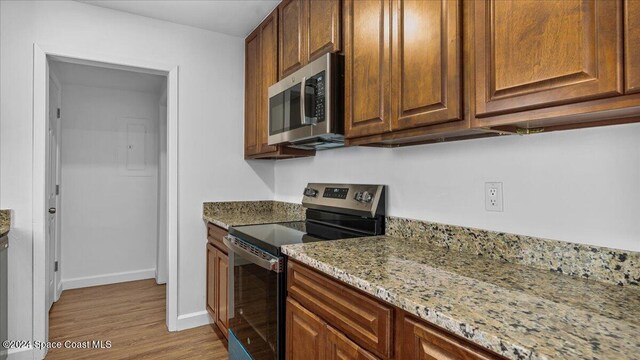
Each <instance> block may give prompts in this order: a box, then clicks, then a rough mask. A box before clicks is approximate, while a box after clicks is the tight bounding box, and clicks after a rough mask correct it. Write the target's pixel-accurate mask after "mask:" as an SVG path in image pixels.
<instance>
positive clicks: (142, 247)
mask: <svg viewBox="0 0 640 360" xmlns="http://www.w3.org/2000/svg"><path fill="white" fill-rule="evenodd" d="M62 108H63V116H62V134H61V164H62V168H61V170H62V184H61V185H62V189H61V191H62V206H61V212H60V215H61V222H62V229H61V234H62V259H61V270H62V281H63V287H64V288H65V289H68V288H74V287H84V286H90V285H96V284H102V283H112V282H118V281H127V280H133V279H141V278H153V277H154V276H155V269H156V251H157V244H158V243H157V239H158V236H157V233H158V217H157V214H158V210H157V209H158V201H157V199H158V151H159V146H158V129H159V121H158V119H159V114H158V113H159V94H155V93H145V92H138V91H129V90H121V89H113V88H99V87H91V86H81V85H69V84H63V91H62Z"/></svg>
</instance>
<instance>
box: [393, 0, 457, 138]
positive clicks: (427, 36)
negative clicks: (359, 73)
mask: <svg viewBox="0 0 640 360" xmlns="http://www.w3.org/2000/svg"><path fill="white" fill-rule="evenodd" d="M393 10H394V14H395V16H394V19H396V21H395V23H394V31H393V45H392V49H393V50H392V53H393V65H392V75H391V78H392V81H393V90H392V93H391V94H392V95H391V101H392V105H391V106H392V112H393V113H392V123H393V124H392V128H393V129H394V130H397V129H406V128H412V127H417V126H424V125H431V124H437V123H443V122H447V121H455V120H459V119H460V117H461V112H462V111H461V106H462V101H461V91H462V87H461V83H462V66H461V65H460V57H461V36H460V29H461V26H460V18H461V15H462V14H461V9H460V2H459V1H457V0H437V1H423V0H404V1H402V0H395V1H394V9H393Z"/></svg>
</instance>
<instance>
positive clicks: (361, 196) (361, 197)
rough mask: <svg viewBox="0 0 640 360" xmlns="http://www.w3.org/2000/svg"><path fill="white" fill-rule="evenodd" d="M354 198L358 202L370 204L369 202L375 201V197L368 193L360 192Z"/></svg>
mask: <svg viewBox="0 0 640 360" xmlns="http://www.w3.org/2000/svg"><path fill="white" fill-rule="evenodd" d="M353 198H354V199H355V200H356V201H360V202H363V203H368V202H371V200H373V195H372V194H371V193H370V192H368V191H358V192H357V193H356V195H355V196H354V197H353Z"/></svg>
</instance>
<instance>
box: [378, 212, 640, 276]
mask: <svg viewBox="0 0 640 360" xmlns="http://www.w3.org/2000/svg"><path fill="white" fill-rule="evenodd" d="M385 234H387V235H389V236H397V237H403V238H413V239H417V240H419V241H421V242H425V243H427V244H430V245H435V246H441V247H445V248H447V249H451V250H459V251H465V252H469V253H472V254H477V255H482V256H484V257H488V258H492V259H501V260H506V261H509V262H513V263H517V264H522V265H527V266H533V267H536V268H538V269H542V270H551V271H554V272H560V273H563V274H566V275H572V276H579V277H583V278H588V279H594V280H597V281H602V282H607V283H611V284H616V285H621V286H622V285H632V286H640V253H638V252H632V251H624V250H618V249H611V248H606V247H597V246H589V245H582V244H575V243H569V242H564V241H557V240H548V239H541V238H536V237H531V236H524V235H515V234H508V233H501V232H495V231H488V230H480V229H473V228H466V227H462V226H456V225H446V224H438V223H431V222H427V221H420V220H411V219H403V218H396V217H388V218H387V219H386V232H385Z"/></svg>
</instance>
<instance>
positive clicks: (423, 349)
mask: <svg viewBox="0 0 640 360" xmlns="http://www.w3.org/2000/svg"><path fill="white" fill-rule="evenodd" d="M400 330H401V331H402V335H401V336H399V337H398V339H399V341H401V344H400V346H402V350H401V351H402V359H403V360H423V359H437V360H454V359H455V360H490V359H502V358H501V357H500V356H497V355H493V354H492V353H489V352H488V351H485V350H482V349H480V348H479V347H476V346H475V345H472V344H470V343H468V342H466V341H463V340H460V339H458V338H457V337H455V336H453V335H450V334H449V333H447V332H445V331H443V330H440V329H438V328H436V327H433V326H431V325H427V324H425V323H424V322H421V321H420V322H418V321H416V320H413V319H411V318H409V317H406V318H405V319H404V322H403V325H402V329H400Z"/></svg>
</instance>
